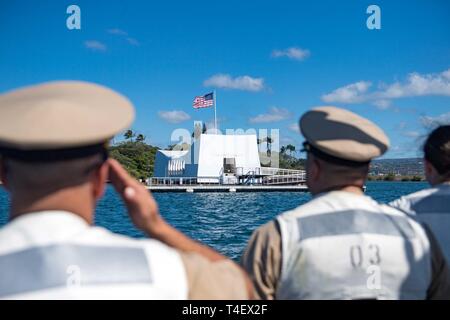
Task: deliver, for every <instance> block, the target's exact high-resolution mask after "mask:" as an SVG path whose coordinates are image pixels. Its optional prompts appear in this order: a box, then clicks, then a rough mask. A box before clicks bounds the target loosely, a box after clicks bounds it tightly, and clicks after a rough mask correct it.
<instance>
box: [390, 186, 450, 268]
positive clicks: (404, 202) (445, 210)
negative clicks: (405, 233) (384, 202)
mask: <svg viewBox="0 0 450 320" xmlns="http://www.w3.org/2000/svg"><path fill="white" fill-rule="evenodd" d="M389 205H391V206H393V207H395V208H397V209H399V210H401V211H403V212H406V213H408V214H411V215H416V218H417V220H419V221H422V222H425V223H426V224H427V225H428V226H429V227H430V229H431V230H432V231H433V233H434V235H435V236H436V238H437V240H438V242H439V244H440V246H441V248H442V252H443V253H444V255H445V258H446V259H447V262H449V261H450V182H448V183H442V184H440V185H437V186H435V187H433V188H429V189H425V190H422V191H418V192H415V193H412V194H410V195H407V196H404V197H401V198H399V199H397V200H394V201H392V202H391V203H390V204H389Z"/></svg>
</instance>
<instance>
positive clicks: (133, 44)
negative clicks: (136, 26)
mask: <svg viewBox="0 0 450 320" xmlns="http://www.w3.org/2000/svg"><path fill="white" fill-rule="evenodd" d="M127 41H128V43H129V44H131V45H132V46H139V45H140V42H139V41H137V40H136V39H135V38H127Z"/></svg>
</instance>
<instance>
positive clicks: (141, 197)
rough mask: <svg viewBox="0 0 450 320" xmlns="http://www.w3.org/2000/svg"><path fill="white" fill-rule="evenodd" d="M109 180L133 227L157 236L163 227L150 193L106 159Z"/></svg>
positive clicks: (124, 171)
mask: <svg viewBox="0 0 450 320" xmlns="http://www.w3.org/2000/svg"><path fill="white" fill-rule="evenodd" d="M108 165H109V179H110V181H111V182H112V184H113V186H114V188H115V189H116V191H117V192H118V193H119V194H120V196H121V197H122V199H123V201H124V202H125V205H126V207H127V209H128V214H129V215H130V218H131V220H132V221H133V223H134V225H135V226H136V227H137V228H138V229H140V230H142V231H144V232H146V233H148V234H149V235H151V236H155V235H157V233H158V232H159V231H160V229H161V228H162V227H164V225H165V221H164V219H163V218H162V217H161V216H160V214H159V209H158V205H157V203H156V201H155V199H153V197H152V196H151V194H150V192H149V191H148V190H147V189H146V188H145V187H144V186H143V185H142V184H140V183H139V182H138V181H137V180H136V179H134V178H133V177H132V176H130V175H129V174H128V172H127V171H126V170H125V169H124V168H123V167H122V165H121V164H120V163H119V162H117V161H116V160H114V159H108Z"/></svg>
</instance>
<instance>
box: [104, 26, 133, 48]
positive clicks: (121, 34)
mask: <svg viewBox="0 0 450 320" xmlns="http://www.w3.org/2000/svg"><path fill="white" fill-rule="evenodd" d="M107 31H108V33H110V34H113V35H116V36H119V37H122V38H124V39H125V40H126V41H127V42H128V43H129V44H131V45H132V46H136V47H137V46H139V45H140V44H141V43H140V42H139V41H138V40H137V39H135V38H132V37H129V36H128V32H126V31H123V30H122V29H118V28H114V29H109V30H107Z"/></svg>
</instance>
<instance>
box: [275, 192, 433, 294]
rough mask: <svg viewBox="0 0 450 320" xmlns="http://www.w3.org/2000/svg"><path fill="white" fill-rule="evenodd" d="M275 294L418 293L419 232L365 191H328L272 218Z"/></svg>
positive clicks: (425, 274) (421, 283) (426, 250)
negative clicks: (276, 244) (276, 241)
mask: <svg viewBox="0 0 450 320" xmlns="http://www.w3.org/2000/svg"><path fill="white" fill-rule="evenodd" d="M277 221H278V223H279V226H280V230H281V239H282V268H281V281H280V282H279V284H278V288H277V294H276V297H277V299H424V298H425V297H426V292H427V289H428V287H429V284H430V282H431V272H432V271H431V258H430V244H429V241H428V238H427V236H426V233H425V230H424V229H423V228H422V226H420V224H418V223H417V222H415V221H414V220H413V219H410V218H409V217H408V216H406V215H405V214H403V213H402V212H400V211H398V210H396V209H393V208H391V207H389V206H386V205H381V204H378V203H377V202H375V201H374V200H372V199H371V198H369V197H367V196H362V195H356V194H352V193H348V192H340V191H333V192H329V193H325V194H322V195H319V196H317V197H315V198H314V199H313V200H312V201H310V202H309V203H307V204H305V205H302V206H300V207H298V208H297V209H294V210H292V211H289V212H286V213H284V214H282V215H280V216H279V217H278V218H277Z"/></svg>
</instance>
